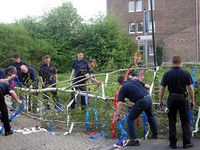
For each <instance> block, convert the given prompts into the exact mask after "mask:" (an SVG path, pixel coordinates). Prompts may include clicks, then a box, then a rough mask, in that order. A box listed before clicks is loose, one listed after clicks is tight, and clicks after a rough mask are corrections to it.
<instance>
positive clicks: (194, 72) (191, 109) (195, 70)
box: [189, 66, 197, 126]
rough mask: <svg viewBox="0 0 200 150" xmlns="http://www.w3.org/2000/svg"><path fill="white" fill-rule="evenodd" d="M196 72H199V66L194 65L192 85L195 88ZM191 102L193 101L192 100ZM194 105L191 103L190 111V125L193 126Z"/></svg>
mask: <svg viewBox="0 0 200 150" xmlns="http://www.w3.org/2000/svg"><path fill="white" fill-rule="evenodd" d="M196 73H197V67H196V66H194V67H193V69H192V76H191V77H192V86H193V88H194V87H195V76H196ZM190 103H191V101H190ZM192 107H193V106H191V105H190V111H189V116H190V125H191V126H192V125H193V124H194V114H193V108H192Z"/></svg>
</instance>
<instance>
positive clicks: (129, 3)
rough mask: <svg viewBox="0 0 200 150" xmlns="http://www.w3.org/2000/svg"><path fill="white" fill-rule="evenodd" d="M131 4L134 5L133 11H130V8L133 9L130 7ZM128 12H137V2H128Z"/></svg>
mask: <svg viewBox="0 0 200 150" xmlns="http://www.w3.org/2000/svg"><path fill="white" fill-rule="evenodd" d="M131 4H133V10H131V9H130V8H131V7H130V6H131ZM128 12H129V13H132V12H135V1H129V2H128Z"/></svg>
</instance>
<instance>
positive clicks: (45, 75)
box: [38, 55, 58, 109]
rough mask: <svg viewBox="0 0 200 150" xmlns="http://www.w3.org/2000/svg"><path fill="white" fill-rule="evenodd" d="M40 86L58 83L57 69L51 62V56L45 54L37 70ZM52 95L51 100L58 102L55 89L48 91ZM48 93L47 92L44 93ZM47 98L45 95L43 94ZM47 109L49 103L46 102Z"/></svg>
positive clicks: (52, 85) (54, 85) (51, 85)
mask: <svg viewBox="0 0 200 150" xmlns="http://www.w3.org/2000/svg"><path fill="white" fill-rule="evenodd" d="M38 75H39V78H40V81H41V83H42V88H47V87H56V86H57V83H58V76H57V69H56V67H55V66H54V64H52V63H51V56H49V55H45V56H44V58H43V64H42V65H41V66H40V69H39V71H38ZM50 93H51V94H52V96H53V100H54V101H55V102H56V103H57V104H58V97H57V91H53V92H50ZM45 94H47V95H48V93H45ZM44 98H45V99H47V97H46V96H44ZM47 108H48V109H49V105H48V104H47Z"/></svg>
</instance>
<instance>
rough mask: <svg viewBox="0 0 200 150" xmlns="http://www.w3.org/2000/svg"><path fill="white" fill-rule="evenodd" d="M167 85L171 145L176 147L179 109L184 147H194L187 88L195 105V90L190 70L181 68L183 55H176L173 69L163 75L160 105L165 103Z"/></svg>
mask: <svg viewBox="0 0 200 150" xmlns="http://www.w3.org/2000/svg"><path fill="white" fill-rule="evenodd" d="M166 86H167V87H168V91H169V96H168V100H167V107H168V109H169V112H168V119H169V141H170V145H169V146H170V147H171V148H176V142H177V138H176V114H177V111H179V115H180V119H181V126H182V132H183V148H190V147H192V144H191V131H190V121H189V115H188V101H187V99H186V94H185V93H186V92H187V91H186V88H187V89H188V92H189V95H190V97H191V99H192V105H193V106H194V105H195V101H194V90H193V87H192V78H191V76H190V74H189V72H188V71H186V70H183V69H182V68H181V57H180V56H174V57H173V60H172V69H171V70H170V71H168V72H166V73H165V74H164V75H163V79H162V81H161V88H160V98H159V99H160V105H161V106H162V105H163V96H164V92H165V88H166Z"/></svg>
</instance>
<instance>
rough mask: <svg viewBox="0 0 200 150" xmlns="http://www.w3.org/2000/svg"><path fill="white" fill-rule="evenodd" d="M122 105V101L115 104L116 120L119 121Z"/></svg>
mask: <svg viewBox="0 0 200 150" xmlns="http://www.w3.org/2000/svg"><path fill="white" fill-rule="evenodd" d="M122 104H123V102H122V101H118V103H117V112H116V115H117V117H116V120H118V119H120V112H121V109H122Z"/></svg>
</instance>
